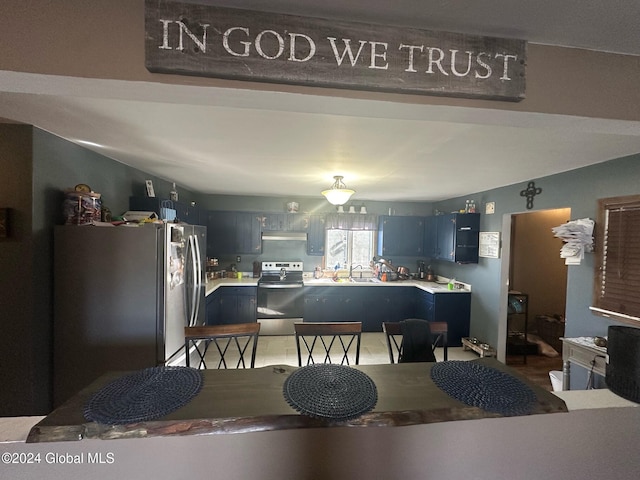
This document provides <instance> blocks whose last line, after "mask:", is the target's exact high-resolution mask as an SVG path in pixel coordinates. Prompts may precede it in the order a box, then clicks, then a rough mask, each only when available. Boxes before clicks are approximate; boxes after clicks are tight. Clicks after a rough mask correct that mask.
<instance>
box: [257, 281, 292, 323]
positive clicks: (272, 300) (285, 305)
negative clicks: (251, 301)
mask: <svg viewBox="0 0 640 480" xmlns="http://www.w3.org/2000/svg"><path fill="white" fill-rule="evenodd" d="M257 307H258V308H257V318H258V322H260V324H261V325H260V335H293V334H294V331H293V324H294V323H295V322H301V321H302V317H303V315H304V287H303V286H302V285H299V284H277V285H269V284H267V285H259V286H258V306H257Z"/></svg>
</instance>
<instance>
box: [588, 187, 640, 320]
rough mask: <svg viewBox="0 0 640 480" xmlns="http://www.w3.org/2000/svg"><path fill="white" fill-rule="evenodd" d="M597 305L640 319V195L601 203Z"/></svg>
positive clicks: (609, 199)
mask: <svg viewBox="0 0 640 480" xmlns="http://www.w3.org/2000/svg"><path fill="white" fill-rule="evenodd" d="M596 232H597V237H596V245H598V246H599V248H598V249H597V252H598V256H597V263H596V275H595V281H594V306H595V307H596V308H599V309H602V310H605V311H608V312H611V313H614V314H615V313H619V314H622V315H624V316H630V317H640V195H634V196H629V197H614V198H605V199H600V200H599V201H598V221H597V223H596Z"/></svg>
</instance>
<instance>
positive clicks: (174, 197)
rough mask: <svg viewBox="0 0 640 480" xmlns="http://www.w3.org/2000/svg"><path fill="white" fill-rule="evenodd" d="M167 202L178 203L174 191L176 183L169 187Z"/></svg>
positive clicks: (176, 192)
mask: <svg viewBox="0 0 640 480" xmlns="http://www.w3.org/2000/svg"><path fill="white" fill-rule="evenodd" d="M169 200H171V201H172V202H177V201H178V191H177V190H176V182H173V186H172V187H171V191H170V192H169Z"/></svg>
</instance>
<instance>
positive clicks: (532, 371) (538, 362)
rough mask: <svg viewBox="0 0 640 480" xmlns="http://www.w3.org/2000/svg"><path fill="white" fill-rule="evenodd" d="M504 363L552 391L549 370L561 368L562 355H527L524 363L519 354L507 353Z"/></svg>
mask: <svg viewBox="0 0 640 480" xmlns="http://www.w3.org/2000/svg"><path fill="white" fill-rule="evenodd" d="M506 364H507V365H509V367H511V368H513V369H514V370H517V371H518V372H519V373H520V374H521V375H523V376H524V377H526V378H527V379H529V380H530V381H532V382H533V383H535V384H536V385H539V386H540V387H542V388H544V389H546V390H549V391H552V390H553V389H552V388H551V380H550V379H549V372H550V371H551V370H562V356H558V357H545V356H544V355H527V362H526V363H524V361H523V357H522V356H521V355H517V356H516V355H509V356H507V361H506Z"/></svg>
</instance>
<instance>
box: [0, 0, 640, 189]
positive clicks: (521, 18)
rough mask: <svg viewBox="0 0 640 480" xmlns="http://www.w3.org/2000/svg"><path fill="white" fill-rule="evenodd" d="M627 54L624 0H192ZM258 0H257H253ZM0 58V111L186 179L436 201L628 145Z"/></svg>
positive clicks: (508, 117)
mask: <svg viewBox="0 0 640 480" xmlns="http://www.w3.org/2000/svg"><path fill="white" fill-rule="evenodd" d="M200 3H211V4H217V5H222V6H235V7H236V8H247V9H256V10H269V11H273V12H282V13H291V14H298V15H305V16H319V17H328V18H342V19H357V20H358V21H365V22H373V23H385V24H389V25H407V26H415V27H419V28H424V29H432V30H445V31H461V32H466V33H471V34H479V35H486V36H503V37H512V38H521V39H525V40H528V41H529V42H532V43H541V44H549V45H563V46H571V47H580V48H588V49H594V50H602V51H608V52H617V53H626V54H633V55H640V41H639V40H640V39H639V36H640V34H639V33H638V32H640V30H638V29H637V24H638V20H640V2H638V1H637V0H610V1H608V2H602V1H599V0H581V1H577V0H576V1H570V2H558V1H557V0H537V1H527V2H525V1H519V2H513V1H512V0H492V1H491V2H490V5H491V6H490V7H489V6H487V3H486V2H477V1H470V0H469V1H461V0H460V1H455V0H448V1H445V0H396V1H395V2H388V1H382V0H379V1H378V0H349V1H348V2H345V1H344V0H340V1H338V0H324V1H323V2H317V1H316V0H296V1H293V0H270V1H269V2H264V1H260V0H244V1H241V2H239V1H237V0H236V1H231V0H228V1H224V0H216V1H215V2H214V1H210V2H207V1H203V0H200ZM266 3H268V5H267V6H265V4H266ZM241 86H242V85H241V84H240V85H239V88H237V89H236V88H233V89H229V88H217V87H198V86H189V85H167V84H160V83H143V82H123V81H112V80H91V79H83V78H69V77H61V76H44V75H36V74H27V73H19V72H7V71H0V117H4V118H6V119H10V120H15V121H20V122H24V123H29V124H33V125H36V126H38V127H39V128H42V129H44V130H47V131H50V132H52V133H54V134H56V135H59V136H61V137H63V138H67V139H69V140H71V141H73V142H76V143H79V144H82V145H84V146H86V147H87V148H90V149H92V150H95V151H97V152H99V153H101V154H103V155H106V156H108V157H111V158H113V159H115V160H118V161H120V162H123V163H125V164H128V165H131V166H133V167H136V168H139V169H141V170H144V171H146V172H148V173H150V174H153V175H156V176H158V177H160V178H164V179H167V180H170V181H175V182H176V183H177V184H178V186H180V187H184V188H188V189H189V190H193V191H197V192H202V193H207V194H237V195H265V196H319V192H320V190H323V189H325V188H327V187H328V186H329V185H330V184H331V182H332V176H333V175H343V176H344V181H345V183H346V184H347V186H348V187H350V188H353V189H355V190H356V195H355V197H354V199H356V200H380V201H435V200H441V199H446V198H452V197H456V196H461V195H466V194H471V193H474V192H480V191H484V190H489V189H492V188H497V187H500V186H504V185H510V184H515V183H520V182H525V181H529V180H530V179H534V178H538V177H542V176H546V175H551V174H554V173H559V172H563V171H568V170H572V169H575V168H580V167H582V166H587V165H591V164H595V163H599V162H603V161H606V160H609V159H612V158H617V157H622V156H625V155H630V154H634V153H638V152H640V128H638V125H637V123H636V122H622V121H613V120H598V119H585V118H576V117H568V116H560V115H553V116H551V115H542V114H529V113H521V112H508V111H493V110H488V109H480V108H474V109H471V108H463V107H447V106H441V105H440V106H439V105H412V104H407V103H396V102H390V101H379V100H362V99H348V98H337V97H331V96H326V95H322V96H321V95H302V94H296V93H285V92H277V91H257V90H246V89H242V88H240V87H241Z"/></svg>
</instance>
